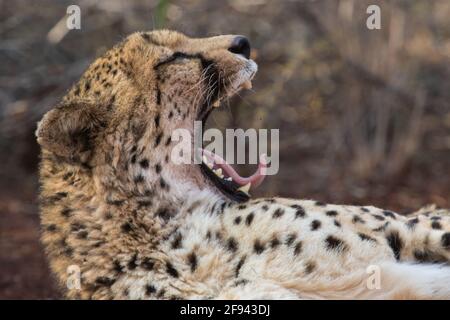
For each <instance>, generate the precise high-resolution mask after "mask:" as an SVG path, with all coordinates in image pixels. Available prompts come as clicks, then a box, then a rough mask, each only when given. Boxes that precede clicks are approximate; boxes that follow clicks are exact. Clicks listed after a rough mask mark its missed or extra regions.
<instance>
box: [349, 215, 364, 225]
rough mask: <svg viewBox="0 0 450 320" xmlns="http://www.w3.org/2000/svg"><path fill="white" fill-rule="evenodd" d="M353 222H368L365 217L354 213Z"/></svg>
mask: <svg viewBox="0 0 450 320" xmlns="http://www.w3.org/2000/svg"><path fill="white" fill-rule="evenodd" d="M352 222H353V223H361V224H364V223H366V222H365V221H364V219H362V218H361V217H360V216H358V215H354V216H353V218H352Z"/></svg>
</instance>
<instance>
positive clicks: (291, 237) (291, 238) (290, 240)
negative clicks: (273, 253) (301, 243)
mask: <svg viewBox="0 0 450 320" xmlns="http://www.w3.org/2000/svg"><path fill="white" fill-rule="evenodd" d="M295 239H297V234H295V233H291V234H289V235H288V236H287V237H286V242H285V243H286V245H287V246H291V245H292V244H293V243H294V241H295Z"/></svg>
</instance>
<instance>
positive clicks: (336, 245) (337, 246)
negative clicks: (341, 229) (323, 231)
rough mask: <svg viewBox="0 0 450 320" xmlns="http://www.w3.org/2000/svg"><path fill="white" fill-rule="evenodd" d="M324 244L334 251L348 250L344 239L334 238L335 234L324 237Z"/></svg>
mask: <svg viewBox="0 0 450 320" xmlns="http://www.w3.org/2000/svg"><path fill="white" fill-rule="evenodd" d="M325 245H326V247H327V248H328V249H329V250H335V251H346V250H348V246H347V245H346V244H345V242H344V241H342V240H341V239H339V238H336V237H335V236H331V235H330V236H328V237H326V239H325Z"/></svg>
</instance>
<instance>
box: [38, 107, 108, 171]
mask: <svg viewBox="0 0 450 320" xmlns="http://www.w3.org/2000/svg"><path fill="white" fill-rule="evenodd" d="M102 110H105V108H101V107H99V106H94V105H92V104H90V103H86V102H76V103H70V104H62V105H58V106H57V107H56V108H54V109H52V110H50V111H49V112H47V113H46V114H45V115H44V117H43V118H42V120H41V121H40V122H39V123H38V127H37V130H36V137H37V141H38V143H39V144H40V145H41V147H42V148H44V149H46V150H48V151H51V152H53V153H54V154H56V155H58V156H61V157H65V158H68V159H69V160H71V161H75V162H82V163H84V162H86V161H87V160H88V159H89V156H90V155H91V152H92V150H93V147H94V142H95V138H96V136H97V135H98V134H99V132H100V131H101V129H102V128H104V127H105V124H106V115H105V112H104V111H102Z"/></svg>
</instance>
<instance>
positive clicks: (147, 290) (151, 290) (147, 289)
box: [145, 284, 156, 296]
mask: <svg viewBox="0 0 450 320" xmlns="http://www.w3.org/2000/svg"><path fill="white" fill-rule="evenodd" d="M155 292H156V288H155V286H153V285H151V284H148V285H146V286H145V294H146V295H148V296H150V295H152V294H154V293H155Z"/></svg>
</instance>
